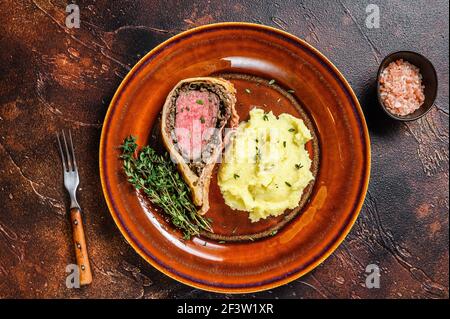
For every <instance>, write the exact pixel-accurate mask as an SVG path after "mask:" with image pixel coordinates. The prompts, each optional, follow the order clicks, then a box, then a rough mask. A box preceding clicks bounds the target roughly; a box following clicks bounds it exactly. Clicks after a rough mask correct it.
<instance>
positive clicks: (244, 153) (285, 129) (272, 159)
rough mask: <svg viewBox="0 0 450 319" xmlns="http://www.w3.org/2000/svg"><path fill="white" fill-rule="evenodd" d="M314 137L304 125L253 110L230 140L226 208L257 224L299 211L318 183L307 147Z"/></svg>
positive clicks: (223, 176) (224, 171)
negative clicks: (246, 214)
mask: <svg viewBox="0 0 450 319" xmlns="http://www.w3.org/2000/svg"><path fill="white" fill-rule="evenodd" d="M311 139H312V135H311V132H310V131H309V130H308V128H307V127H306V125H305V124H304V122H303V121H302V120H301V119H298V118H295V117H294V116H292V115H289V114H285V113H284V114H281V115H280V116H279V117H278V118H277V117H276V116H275V115H274V114H273V113H272V112H269V113H265V112H264V111H263V110H262V109H258V108H254V109H253V110H251V111H250V118H249V120H248V121H247V122H242V123H241V124H240V125H239V127H238V128H237V129H236V131H235V133H234V134H233V136H232V137H231V138H230V142H229V145H228V146H227V149H226V150H225V155H224V159H223V161H222V163H221V165H220V168H219V173H218V184H219V187H220V190H221V192H222V195H223V197H224V199H225V203H226V204H227V205H228V206H230V207H231V208H233V209H237V210H242V211H246V212H249V218H250V220H251V221H252V222H257V221H259V220H260V219H265V218H267V217H269V216H278V215H280V214H282V213H283V212H284V211H285V210H286V209H293V208H295V207H297V206H298V205H299V201H300V199H301V196H302V194H303V191H304V189H305V188H306V187H307V186H308V184H309V183H310V182H311V181H312V180H313V179H314V176H313V174H312V173H311V165H312V161H311V159H310V157H309V153H308V151H307V150H306V148H305V144H306V143H307V142H308V141H310V140H311Z"/></svg>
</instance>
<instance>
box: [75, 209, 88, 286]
mask: <svg viewBox="0 0 450 319" xmlns="http://www.w3.org/2000/svg"><path fill="white" fill-rule="evenodd" d="M70 221H71V224H72V234H73V244H74V246H75V256H76V258H77V265H78V269H79V272H80V285H81V286H83V285H89V284H90V283H91V282H92V272H91V266H90V264H89V256H88V252H87V246H86V238H85V236H84V229H83V221H82V220H81V211H80V209H79V208H71V209H70Z"/></svg>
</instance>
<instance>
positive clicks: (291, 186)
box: [284, 182, 292, 187]
mask: <svg viewBox="0 0 450 319" xmlns="http://www.w3.org/2000/svg"><path fill="white" fill-rule="evenodd" d="M284 183H285V184H286V185H287V186H289V187H292V185H291V184H289V183H288V182H284Z"/></svg>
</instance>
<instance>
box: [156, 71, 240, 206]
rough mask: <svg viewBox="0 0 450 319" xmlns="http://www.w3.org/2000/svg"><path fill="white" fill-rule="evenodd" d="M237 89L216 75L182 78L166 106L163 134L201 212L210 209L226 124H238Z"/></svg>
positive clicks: (229, 125) (169, 96) (163, 118)
mask: <svg viewBox="0 0 450 319" xmlns="http://www.w3.org/2000/svg"><path fill="white" fill-rule="evenodd" d="M235 93H236V90H235V88H234V86H233V84H232V83H230V82H228V81H226V80H224V79H221V78H212V77H199V78H190V79H185V80H182V81H180V82H179V83H178V84H177V85H176V86H175V87H174V88H173V89H172V91H171V92H170V93H169V95H168V96H167V99H166V102H165V103H164V107H163V110H162V118H161V135H162V139H163V142H164V145H165V147H166V149H167V150H168V152H169V154H170V156H171V158H172V159H173V160H174V161H175V162H176V163H177V165H178V170H179V171H180V173H181V174H182V176H183V178H184V180H185V182H186V183H187V185H188V186H189V188H190V190H191V194H192V200H193V202H194V204H195V205H196V206H197V207H198V208H199V210H198V213H199V214H204V213H206V212H207V211H208V209H209V200H208V193H209V183H210V179H211V174H212V170H213V168H214V165H215V163H216V162H217V159H218V157H219V156H220V154H221V153H222V150H223V146H224V141H226V139H227V135H228V134H226V131H227V130H224V129H225V127H235V126H237V124H238V121H239V117H238V115H237V113H236V110H235V103H236V97H235Z"/></svg>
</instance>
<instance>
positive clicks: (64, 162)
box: [56, 133, 67, 172]
mask: <svg viewBox="0 0 450 319" xmlns="http://www.w3.org/2000/svg"><path fill="white" fill-rule="evenodd" d="M56 139H57V140H58V146H59V154H60V155H61V162H62V164H63V169H64V172H66V171H67V167H66V159H65V158H64V152H63V149H62V146H61V140H60V139H59V134H58V133H56Z"/></svg>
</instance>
